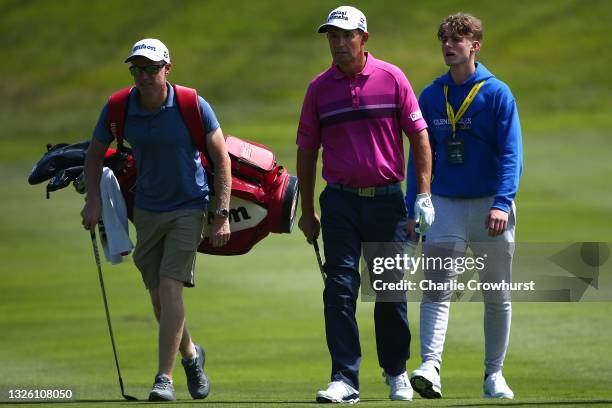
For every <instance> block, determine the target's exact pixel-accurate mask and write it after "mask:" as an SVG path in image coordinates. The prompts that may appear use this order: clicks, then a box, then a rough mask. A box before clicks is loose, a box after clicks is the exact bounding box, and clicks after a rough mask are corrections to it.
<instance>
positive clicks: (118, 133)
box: [106, 86, 134, 150]
mask: <svg viewBox="0 0 612 408" xmlns="http://www.w3.org/2000/svg"><path fill="white" fill-rule="evenodd" d="M133 88H134V87H131V86H130V87H127V88H123V89H120V90H118V91H116V92H114V93H113V94H112V95H111V96H110V98H108V109H107V112H106V123H107V127H108V130H109V131H110V132H111V134H112V135H113V137H114V138H115V139H117V146H119V148H120V150H123V129H124V127H125V116H126V115H127V107H128V98H129V96H130V92H132V89H133Z"/></svg>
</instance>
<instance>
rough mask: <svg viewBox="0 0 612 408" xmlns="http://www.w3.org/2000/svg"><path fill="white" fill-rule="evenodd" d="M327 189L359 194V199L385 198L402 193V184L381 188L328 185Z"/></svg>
mask: <svg viewBox="0 0 612 408" xmlns="http://www.w3.org/2000/svg"><path fill="white" fill-rule="evenodd" d="M327 187H330V188H333V189H334V190H340V191H346V192H347V193H353V194H357V195H358V196H359V197H376V196H384V195H388V194H393V193H397V192H398V191H402V183H400V182H397V183H393V184H387V185H386V186H379V187H361V188H355V187H347V186H343V185H341V184H331V183H330V184H327Z"/></svg>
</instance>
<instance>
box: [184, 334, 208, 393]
mask: <svg viewBox="0 0 612 408" xmlns="http://www.w3.org/2000/svg"><path fill="white" fill-rule="evenodd" d="M195 350H196V357H195V358H194V359H193V360H186V359H184V358H183V359H182V360H181V363H182V364H183V367H184V368H185V375H186V376H187V388H188V389H189V394H191V397H192V398H193V399H204V398H206V397H207V396H208V393H209V392H210V380H209V379H208V377H207V376H206V373H205V372H204V362H205V354H204V349H203V348H202V347H201V346H199V345H198V344H196V345H195Z"/></svg>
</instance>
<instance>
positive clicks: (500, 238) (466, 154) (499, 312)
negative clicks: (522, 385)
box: [406, 13, 522, 398]
mask: <svg viewBox="0 0 612 408" xmlns="http://www.w3.org/2000/svg"><path fill="white" fill-rule="evenodd" d="M438 39H439V40H440V42H441V46H442V55H443V57H444V62H445V63H446V65H448V67H449V71H448V72H447V73H446V74H444V75H442V76H441V77H439V78H437V79H436V80H435V81H434V82H433V83H432V84H431V85H429V86H428V87H427V88H425V90H423V92H422V93H421V96H420V98H419V105H420V107H421V111H422V112H423V117H424V118H425V120H426V122H427V124H428V127H429V135H430V136H429V137H430V144H431V148H432V151H433V153H434V155H433V158H434V165H433V171H432V177H433V180H432V184H431V191H432V200H433V205H434V207H435V208H436V220H435V222H434V223H433V225H432V226H431V228H430V229H429V230H428V231H427V236H426V240H425V237H424V246H423V250H424V255H425V257H426V258H427V257H431V258H437V257H441V258H443V259H444V258H446V257H449V256H450V257H451V259H454V260H457V259H459V258H462V257H465V254H466V250H467V247H468V246H469V247H470V249H471V250H472V252H473V253H474V256H475V257H483V259H484V267H483V268H482V269H481V270H479V271H478V272H479V279H480V281H481V282H483V281H484V282H501V281H502V280H504V281H505V282H510V281H511V278H512V276H511V275H512V255H513V252H514V231H515V221H516V218H515V212H516V208H515V205H514V196H515V195H516V192H517V189H518V183H519V177H520V175H521V171H522V142H521V128H520V123H519V118H518V112H517V107H516V102H515V100H514V97H513V96H512V93H511V92H510V89H509V88H508V86H507V85H506V84H504V83H503V82H501V81H500V80H498V79H497V78H495V77H494V76H493V74H491V73H490V72H489V71H488V70H487V69H486V68H485V66H484V65H483V64H481V63H479V62H476V55H477V54H478V52H479V51H480V47H481V41H482V23H481V22H480V20H478V19H477V18H475V17H474V16H471V15H468V14H463V13H458V14H455V15H451V16H449V17H448V18H446V20H445V21H443V22H442V24H440V27H439V29H438ZM408 175H409V176H408V178H407V183H408V186H407V195H406V203H408V204H410V203H413V202H414V197H415V195H416V179H415V176H414V170H413V164H412V157H410V160H409V164H408ZM407 208H408V210H409V213H408V216H409V218H412V220H410V219H409V222H408V233H409V235H410V237H411V238H412V239H416V232H415V221H414V219H413V218H414V215H413V214H412V212H411V208H412V205H407ZM433 264H434V265H432V266H434V267H433V268H424V273H425V278H426V280H428V281H430V282H435V283H447V284H448V283H450V282H451V281H452V280H455V279H457V276H458V272H461V271H458V268H453V267H450V268H446V269H445V268H440V266H441V265H439V263H438V265H437V266H438V269H436V268H435V266H436V265H435V262H433ZM455 265H457V264H455ZM444 266H446V265H444ZM449 286H451V285H448V286H446V287H444V286H442V287H443V288H444V289H446V288H449ZM439 287H440V286H438V287H436V289H438V288H439ZM449 289H450V288H449ZM451 294H452V293H451V291H450V290H440V291H434V290H429V291H424V292H423V300H422V302H421V327H420V330H421V332H420V337H421V357H422V360H423V363H422V365H421V366H420V367H419V368H418V369H417V370H415V371H414V372H413V373H412V375H411V379H410V381H411V383H412V386H413V388H414V390H415V391H417V392H418V393H419V394H420V395H421V396H422V397H423V398H440V397H441V396H442V390H441V383H440V367H441V363H442V349H443V346H444V338H445V335H446V329H447V326H448V317H449V310H450V298H451ZM483 298H484V302H485V304H484V306H485V307H484V333H485V360H484V364H485V376H484V397H489V398H513V397H514V394H513V392H512V390H511V389H510V387H508V385H507V384H506V381H505V379H504V377H503V376H502V373H501V369H502V366H503V362H504V357H505V355H506V350H507V348H508V340H509V336H510V320H511V314H512V306H511V303H510V294H509V292H508V291H497V292H491V291H484V292H483Z"/></svg>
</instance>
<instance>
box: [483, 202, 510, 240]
mask: <svg viewBox="0 0 612 408" xmlns="http://www.w3.org/2000/svg"><path fill="white" fill-rule="evenodd" d="M507 226H508V213H507V212H505V211H502V210H500V209H497V208H491V210H489V214H487V218H486V219H485V228H487V229H488V230H489V236H490V237H496V236H498V235H501V234H503V233H504V231H506V227H507Z"/></svg>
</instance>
